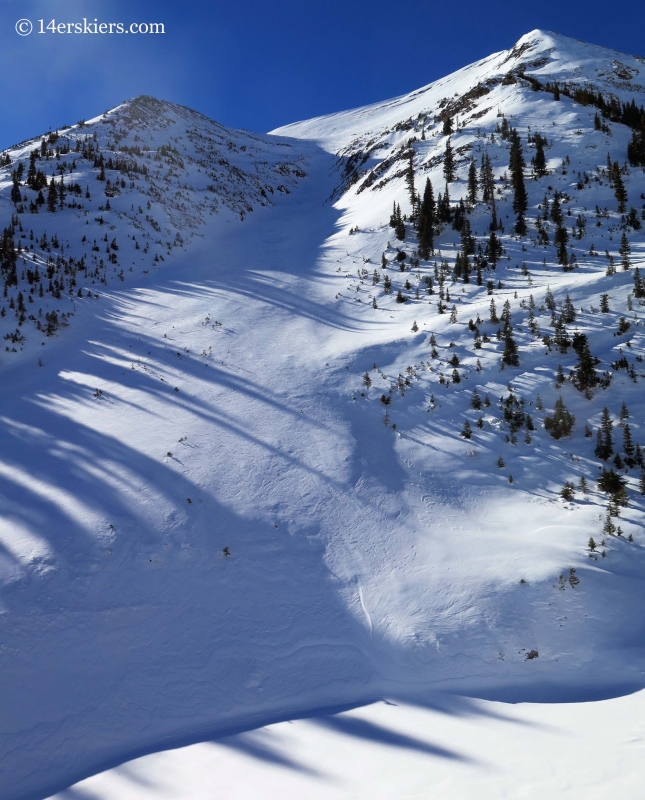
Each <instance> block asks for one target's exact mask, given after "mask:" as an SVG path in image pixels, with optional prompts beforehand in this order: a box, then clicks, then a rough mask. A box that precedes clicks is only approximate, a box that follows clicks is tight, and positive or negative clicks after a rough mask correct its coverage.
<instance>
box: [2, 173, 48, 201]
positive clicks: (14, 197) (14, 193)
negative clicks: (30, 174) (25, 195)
mask: <svg viewBox="0 0 645 800" xmlns="http://www.w3.org/2000/svg"><path fill="white" fill-rule="evenodd" d="M52 180H53V178H52ZM21 200H22V195H21V194H20V184H19V183H18V177H17V176H16V174H15V173H14V175H13V183H12V184H11V202H12V203H16V204H18V203H19V202H20V201H21Z"/></svg>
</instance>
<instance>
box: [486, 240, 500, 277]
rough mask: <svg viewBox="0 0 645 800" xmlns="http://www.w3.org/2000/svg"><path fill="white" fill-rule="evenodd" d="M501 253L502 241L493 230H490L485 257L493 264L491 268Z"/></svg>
mask: <svg viewBox="0 0 645 800" xmlns="http://www.w3.org/2000/svg"><path fill="white" fill-rule="evenodd" d="M501 255H502V243H501V242H500V240H499V239H498V237H497V236H496V234H495V231H491V232H490V236H489V237H488V242H487V244H486V257H487V258H488V260H489V261H490V262H491V264H492V265H493V268H494V267H496V266H497V262H498V261H499V259H500V258H501Z"/></svg>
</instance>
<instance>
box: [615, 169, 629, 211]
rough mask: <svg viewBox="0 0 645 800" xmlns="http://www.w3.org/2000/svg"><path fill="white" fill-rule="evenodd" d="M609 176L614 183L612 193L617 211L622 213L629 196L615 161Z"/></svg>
mask: <svg viewBox="0 0 645 800" xmlns="http://www.w3.org/2000/svg"><path fill="white" fill-rule="evenodd" d="M611 178H612V180H613V183H614V195H615V197H616V202H617V203H618V213H619V214H624V213H625V209H626V208H627V200H628V199H629V198H628V196H627V189H625V184H624V183H623V177H622V175H621V174H620V167H619V165H618V162H617V161H615V162H614V164H613V166H612V171H611Z"/></svg>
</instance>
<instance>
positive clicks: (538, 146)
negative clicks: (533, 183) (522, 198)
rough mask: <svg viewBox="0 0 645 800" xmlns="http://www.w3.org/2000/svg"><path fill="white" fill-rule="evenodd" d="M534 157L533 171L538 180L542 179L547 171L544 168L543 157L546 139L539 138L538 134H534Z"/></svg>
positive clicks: (544, 158)
mask: <svg viewBox="0 0 645 800" xmlns="http://www.w3.org/2000/svg"><path fill="white" fill-rule="evenodd" d="M534 141H535V155H534V156H533V169H534V171H535V174H536V176H537V177H538V178H542V177H544V176H545V175H546V174H547V172H548V170H547V168H546V156H545V155H544V146H545V144H546V139H545V138H544V137H543V136H540V134H539V133H536V134H535V139H534Z"/></svg>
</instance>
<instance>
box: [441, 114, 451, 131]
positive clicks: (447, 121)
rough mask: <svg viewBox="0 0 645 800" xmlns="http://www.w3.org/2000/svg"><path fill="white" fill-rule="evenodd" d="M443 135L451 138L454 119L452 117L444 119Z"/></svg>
mask: <svg viewBox="0 0 645 800" xmlns="http://www.w3.org/2000/svg"><path fill="white" fill-rule="evenodd" d="M442 133H443V135H444V136H450V134H451V133H452V119H451V118H450V117H447V118H446V119H444V121H443V130H442Z"/></svg>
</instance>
